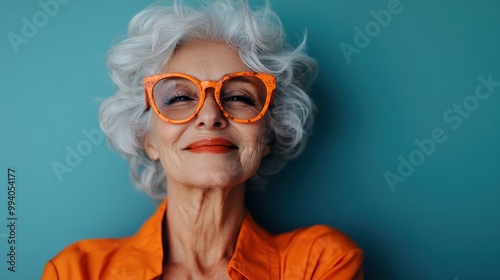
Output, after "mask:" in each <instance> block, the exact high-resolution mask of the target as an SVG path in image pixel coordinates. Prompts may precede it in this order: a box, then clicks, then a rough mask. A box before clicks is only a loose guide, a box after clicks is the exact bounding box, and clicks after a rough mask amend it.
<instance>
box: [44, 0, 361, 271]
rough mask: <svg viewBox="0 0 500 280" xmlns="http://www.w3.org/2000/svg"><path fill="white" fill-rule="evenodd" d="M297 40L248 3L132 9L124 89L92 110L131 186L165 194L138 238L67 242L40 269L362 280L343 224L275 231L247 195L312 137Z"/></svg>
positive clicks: (307, 67) (121, 55) (305, 65)
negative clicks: (250, 206) (259, 220)
mask: <svg viewBox="0 0 500 280" xmlns="http://www.w3.org/2000/svg"><path fill="white" fill-rule="evenodd" d="M304 48H305V40H304V41H303V42H302V44H300V46H299V47H297V48H291V47H290V46H289V45H288V44H287V43H286V42H285V41H284V32H283V30H282V26H281V24H280V21H279V19H278V17H277V16H276V15H275V14H274V13H273V12H272V11H271V10H270V8H269V7H265V8H263V9H261V10H257V11H252V10H251V9H250V8H249V6H248V4H247V3H246V2H245V1H230V0H215V1H211V2H210V3H208V4H204V5H202V6H201V7H198V8H196V9H195V8H189V7H186V6H183V4H174V5H173V7H161V6H153V7H149V8H147V9H146V10H144V11H142V12H140V13H139V14H138V15H136V16H135V17H134V18H133V19H132V21H131V22H130V25H129V31H128V38H126V39H125V40H124V41H122V42H121V43H119V44H118V45H116V46H115V47H113V48H112V49H111V51H110V54H109V59H108V63H109V67H110V72H111V76H112V78H113V81H114V82H115V84H116V85H117V88H118V91H117V92H116V94H115V95H114V96H112V97H110V98H109V99H107V100H106V101H104V103H103V104H102V106H101V111H100V120H101V126H102V129H103V131H104V132H105V134H106V135H107V137H108V139H109V142H110V144H111V146H112V147H113V148H114V149H116V150H117V151H118V152H119V153H121V154H123V155H125V157H126V158H127V159H128V160H129V162H130V166H131V172H132V178H133V180H134V183H135V184H136V185H137V186H138V187H139V188H141V189H143V190H144V191H146V192H147V193H148V194H149V195H151V196H152V197H153V198H157V199H161V200H162V203H161V204H160V206H159V207H158V209H157V211H156V212H155V213H154V214H153V216H152V217H151V218H150V219H149V220H148V221H146V222H145V223H144V225H143V226H142V228H141V229H140V230H139V231H138V233H137V234H136V235H134V236H132V237H129V238H123V239H98V240H86V241H80V242H77V243H75V244H73V245H71V246H69V247H67V248H66V249H64V250H63V251H62V252H61V253H59V254H58V255H57V256H56V257H55V258H54V259H52V260H51V261H50V262H48V263H47V265H46V267H45V272H44V275H43V279H47V280H48V279H51V280H52V279H65V280H66V279H68V280H77V279H252V280H263V279H287V280H288V279H362V277H363V276H362V269H361V263H362V258H363V255H362V251H361V250H360V249H359V248H358V247H357V246H356V244H355V243H354V242H353V241H352V240H351V239H349V238H348V237H347V236H345V235H344V234H342V233H340V232H339V231H336V230H334V229H332V228H330V227H327V226H313V227H309V228H304V229H298V230H295V231H293V232H290V233H284V234H278V235H271V234H269V233H267V232H266V231H265V230H264V229H262V228H261V227H259V226H258V225H257V224H256V223H255V221H254V220H253V219H252V217H251V216H250V215H249V213H248V211H247V210H246V209H245V206H244V192H245V188H246V187H248V186H251V185H254V186H255V185H257V184H262V183H263V178H264V177H265V176H266V175H268V174H271V173H273V172H276V171H277V170H279V169H280V168H281V167H282V166H283V165H284V163H285V162H286V160H287V159H289V158H291V157H293V156H295V155H297V154H298V153H299V152H300V150H301V149H302V147H303V145H304V143H305V141H306V132H307V129H308V128H309V127H310V126H311V124H312V110H313V104H312V102H311V100H310V99H309V97H308V96H307V94H306V93H305V91H304V90H305V88H306V87H307V84H308V83H309V82H310V81H311V79H312V78H314V76H315V69H316V66H315V63H314V61H313V60H312V59H311V58H310V57H309V56H307V55H306V54H305V53H304ZM166 194H168V196H167V195H166Z"/></svg>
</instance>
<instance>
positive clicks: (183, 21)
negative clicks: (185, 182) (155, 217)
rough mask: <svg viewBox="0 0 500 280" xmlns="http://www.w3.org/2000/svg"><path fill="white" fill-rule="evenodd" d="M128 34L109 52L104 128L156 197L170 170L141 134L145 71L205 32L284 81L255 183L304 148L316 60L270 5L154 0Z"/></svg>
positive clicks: (146, 115)
mask: <svg viewBox="0 0 500 280" xmlns="http://www.w3.org/2000/svg"><path fill="white" fill-rule="evenodd" d="M127 35H128V36H127V38H125V39H124V40H123V41H121V42H120V43H118V44H117V45H115V46H113V47H112V48H111V49H110V51H109V54H108V61H107V62H108V67H109V71H110V76H111V78H112V79H113V82H114V83H115V85H116V87H117V91H116V93H115V95H113V96H111V97H109V98H107V99H106V100H104V101H103V103H102V104H101V106H100V110H99V119H100V125H101V129H102V131H103V132H104V134H105V135H106V136H107V138H108V141H109V145H110V146H111V147H112V148H113V149H115V150H116V151H118V152H119V153H120V154H122V155H123V156H124V157H125V158H126V159H127V160H128V161H129V163H130V168H131V177H132V181H133V183H134V184H135V185H136V186H137V187H138V188H139V189H141V190H143V191H144V192H146V193H147V194H148V195H150V196H151V197H153V198H155V199H161V198H162V197H164V196H165V195H166V177H165V174H164V171H163V168H162V166H161V164H160V163H159V161H152V160H150V159H149V157H148V156H147V155H146V153H145V151H144V148H143V146H142V142H143V141H142V140H143V138H144V136H145V135H146V132H147V130H148V128H149V122H150V114H151V110H149V111H147V112H145V111H144V110H145V102H144V90H143V84H142V78H143V77H144V76H148V75H153V74H157V73H158V72H159V71H161V69H162V68H163V67H164V66H165V65H166V64H167V63H168V61H169V60H170V59H171V57H172V55H173V54H174V52H175V50H176V49H177V48H178V47H179V46H182V45H183V44H186V43H188V42H190V41H194V40H198V39H214V40H223V41H224V42H226V43H227V44H229V45H231V46H232V47H234V48H235V49H236V50H237V51H238V53H239V55H240V58H241V59H242V61H243V63H245V64H246V65H247V66H248V67H249V68H250V69H252V70H253V71H257V72H263V73H268V74H272V75H275V76H276V80H277V89H276V92H275V97H274V102H273V104H272V107H271V108H270V109H269V111H268V116H267V118H268V119H269V129H270V130H271V135H272V140H271V142H270V148H271V149H270V153H269V155H268V156H266V157H264V158H263V159H262V161H261V165H260V167H259V169H258V171H257V173H256V174H255V175H254V176H253V177H252V178H251V179H250V180H249V185H250V186H256V185H262V184H264V182H265V180H264V178H265V177H267V176H268V175H270V174H273V173H276V172H278V171H279V170H280V169H281V168H283V166H284V165H285V163H286V162H287V160H289V159H291V158H293V157H295V156H297V155H298V154H299V153H300V152H301V151H302V149H303V147H304V145H305V143H306V140H307V136H308V134H309V132H310V129H311V127H312V123H313V116H314V112H315V106H314V104H313V102H312V101H311V99H310V98H309V96H308V95H307V93H306V92H305V91H306V89H307V88H308V87H309V86H310V83H311V82H312V80H313V79H314V78H315V77H316V72H317V66H316V63H315V61H314V60H313V59H312V58H311V57H310V56H308V55H307V54H306V53H305V48H306V36H304V39H303V40H302V42H301V43H300V44H299V46H298V47H292V46H291V45H290V44H288V43H287V42H286V38H285V33H284V30H283V27H282V24H281V21H280V19H279V18H278V16H277V15H276V14H275V13H274V12H273V11H272V10H271V8H270V6H269V3H268V2H266V5H265V7H263V8H259V9H255V10H252V9H251V8H250V7H249V5H248V3H247V1H245V0H214V1H209V2H205V3H201V5H199V6H198V7H196V8H195V7H188V6H187V5H184V4H183V3H181V2H180V1H175V0H174V3H173V5H172V6H162V5H153V6H150V7H148V8H146V9H145V10H143V11H141V12H140V13H138V14H137V15H136V16H134V18H133V19H132V20H131V21H130V24H129V26H128V34H127Z"/></svg>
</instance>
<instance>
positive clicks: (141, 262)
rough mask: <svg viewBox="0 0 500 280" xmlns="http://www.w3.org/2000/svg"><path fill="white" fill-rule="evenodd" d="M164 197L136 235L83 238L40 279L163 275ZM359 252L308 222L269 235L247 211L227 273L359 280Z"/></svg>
mask: <svg viewBox="0 0 500 280" xmlns="http://www.w3.org/2000/svg"><path fill="white" fill-rule="evenodd" d="M166 207H167V199H165V200H164V201H163V203H162V204H161V205H160V206H159V207H158V209H157V210H156V212H155V213H154V214H153V216H152V217H150V218H149V219H148V220H147V221H146V222H145V223H144V224H143V225H142V227H141V229H140V230H139V231H138V232H137V234H136V235H134V236H131V237H128V238H122V239H96V240H83V241H79V242H77V243H74V244H72V245H70V246H68V247H67V248H66V249H64V250H63V251H61V252H60V253H59V254H58V255H57V256H56V257H55V258H53V259H52V260H50V261H49V262H48V263H47V264H46V266H45V271H44V274H43V276H42V280H56V279H61V280H97V279H112V280H115V279H116V280H153V279H159V276H160V275H161V273H162V267H163V266H162V262H163V244H162V221H163V217H164V214H165V210H166ZM362 261H363V252H362V251H361V249H359V248H358V246H357V245H356V244H355V243H354V242H353V241H352V240H351V239H350V238H349V237H347V236H346V235H344V234H343V233H341V232H339V231H337V230H334V229H332V228H330V227H327V226H312V227H309V228H304V229H297V230H294V231H292V232H289V233H284V234H278V235H271V234H269V233H267V232H266V231H265V230H263V229H262V228H261V227H260V226H259V225H257V224H256V223H255V221H254V220H253V219H252V217H251V216H250V214H249V213H248V211H247V212H246V214H245V218H244V220H243V223H242V225H241V228H240V232H239V235H238V240H237V241H236V247H235V251H234V254H233V256H232V258H231V260H230V261H229V265H228V269H227V273H228V275H229V278H231V279H233V280H265V279H270V280H275V279H276V280H278V279H286V280H294V279H322V280H326V279H335V280H343V279H356V280H357V279H363V271H362V267H361V264H362Z"/></svg>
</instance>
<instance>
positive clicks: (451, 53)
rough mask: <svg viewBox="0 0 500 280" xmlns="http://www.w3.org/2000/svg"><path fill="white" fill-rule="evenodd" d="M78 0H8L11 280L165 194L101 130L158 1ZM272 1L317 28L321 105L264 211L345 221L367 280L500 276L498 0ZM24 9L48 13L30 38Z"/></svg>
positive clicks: (300, 26)
mask: <svg viewBox="0 0 500 280" xmlns="http://www.w3.org/2000/svg"><path fill="white" fill-rule="evenodd" d="M47 1H49V0H42V2H47ZM60 2H61V3H63V2H64V1H63V0H60ZM66 2H67V3H65V4H59V7H58V11H54V12H53V13H52V14H51V15H47V14H46V13H45V14H44V12H42V11H43V9H42V7H41V6H40V4H38V1H34V0H33V1H19V0H2V1H1V2H0V88H1V91H0V94H1V99H0V106H1V107H0V135H1V137H0V144H1V145H0V174H1V175H0V205H1V207H0V253H1V254H0V279H7V280H10V279H23V280H24V279H38V278H39V276H40V275H41V273H42V270H43V265H44V264H45V262H46V261H47V260H49V259H50V258H51V257H52V256H54V255H55V254H56V253H57V252H58V251H60V250H61V249H62V248H64V247H65V246H67V245H68V244H70V243H72V242H74V241H76V240H80V239H84V238H95V237H119V236H126V235H130V234H132V233H134V232H135V231H136V229H137V228H138V227H139V225H140V224H141V223H142V222H143V221H144V220H145V219H146V218H147V217H148V216H149V215H150V214H151V212H152V211H153V209H154V207H155V205H154V203H153V202H152V201H151V200H149V199H148V198H147V197H146V196H145V195H143V194H141V193H139V192H137V191H135V190H134V188H133V187H132V185H131V183H130V181H129V178H128V167H127V165H126V163H125V162H124V161H123V160H122V159H121V158H120V156H118V155H117V154H115V153H114V152H112V151H110V149H109V148H108V147H107V145H106V143H105V141H103V140H102V139H101V138H100V137H101V134H100V132H98V131H97V130H96V129H98V127H99V126H98V120H97V110H98V104H99V102H98V99H99V98H103V97H106V96H109V95H110V94H111V93H112V91H113V86H112V84H111V81H110V79H109V78H108V76H107V70H106V67H105V54H106V51H107V50H108V48H109V47H110V46H111V45H112V44H113V42H116V36H117V35H123V34H124V32H125V29H126V26H127V23H128V21H129V20H130V18H131V17H132V16H133V15H134V14H136V13H137V12H138V11H140V10H141V9H142V8H143V7H145V6H146V5H147V4H148V3H150V1H148V0H142V1H128V2H126V3H124V1H118V0H108V1H76V0H72V1H67V0H66ZM271 3H272V6H273V8H274V9H275V10H276V11H277V13H278V14H279V15H280V16H281V18H282V20H283V23H284V25H285V27H286V30H287V33H288V34H289V37H290V39H291V40H292V41H294V42H297V41H298V40H300V38H301V34H302V32H303V31H304V30H305V29H307V30H308V35H309V50H310V54H311V55H312V56H313V57H315V58H317V59H318V62H319V67H320V74H319V77H318V80H317V82H316V83H315V85H314V88H313V89H314V90H313V92H312V97H313V99H314V100H315V101H316V103H317V105H318V109H319V112H318V114H317V121H316V125H315V129H314V133H313V135H312V137H311V139H310V142H309V144H308V146H307V148H306V149H305V151H304V153H303V154H302V155H301V156H300V157H299V158H297V159H296V160H294V161H292V162H291V163H290V164H289V165H288V166H287V167H286V168H285V170H283V172H281V173H280V174H278V175H276V176H274V177H272V178H271V183H270V186H269V187H268V189H267V190H266V191H253V192H250V193H249V195H248V196H247V200H248V201H247V202H248V206H249V209H250V210H251V212H252V213H253V214H254V216H255V218H256V219H257V220H258V221H259V222H260V223H261V224H262V225H263V226H265V227H266V228H267V229H269V230H270V231H273V232H280V231H287V230H291V229H294V228H296V227H299V226H307V225H311V224H317V223H323V224H329V225H331V226H333V227H336V228H338V229H340V230H342V231H344V232H345V233H347V234H349V235H350V236H351V237H353V238H354V239H355V240H356V241H357V242H358V244H359V245H360V246H361V247H362V248H363V249H364V251H365V263H364V267H365V272H366V279H439V280H443V279H449V280H452V279H457V280H458V279H460V280H464V279H500V268H499V266H498V264H499V263H500V256H499V253H498V252H500V218H499V217H500V170H499V169H500V145H499V143H500V131H499V129H500V126H499V122H500V110H499V107H500V84H498V82H500V2H498V1H495V0H481V1H466V0H454V1H451V0H443V1H421V0H420V1H417V0H415V1H411V0H401V1H400V2H399V1H395V0H376V1H359V0H358V1H347V0H335V1H303V0H301V1H299V0H271ZM257 4H258V3H257ZM382 10H384V11H382ZM44 15H45V16H44ZM387 15H390V19H389V18H388V17H387ZM34 16H35V19H33V17H34ZM23 18H26V20H27V21H29V22H31V23H33V20H35V21H36V22H37V24H38V25H39V27H37V26H34V27H35V28H36V29H34V28H32V29H30V28H28V27H24V29H25V30H24V32H25V35H23V26H25V25H26V26H27V23H25V21H23ZM376 18H378V21H377V19H376ZM9 34H10V35H9ZM12 34H17V35H18V36H23V38H20V37H16V38H15V39H13V38H14V37H15V35H12ZM13 36H14V37H13ZM12 40H14V42H15V43H12V42H11V41H12ZM488 80H492V81H494V82H491V81H490V82H489V83H490V85H488ZM485 81H486V82H485ZM495 82H496V83H497V84H495ZM75 151H76V153H80V155H75V154H74V153H75ZM82 154H83V155H82ZM58 163H61V164H65V165H67V166H68V169H66V170H65V171H66V172H65V173H60V174H59V176H58V175H57V173H56V172H54V169H53V168H54V164H55V165H57V164H58ZM8 168H12V169H14V170H15V184H16V194H15V195H16V198H15V203H16V204H15V207H16V208H15V212H14V213H13V214H14V215H13V216H11V217H15V218H17V220H16V236H15V237H16V272H15V273H12V272H9V271H8V270H7V269H8V266H9V264H8V263H7V259H8V256H7V254H8V253H9V250H8V246H7V241H8V236H9V230H8V227H7V225H8V224H9V222H10V221H8V220H7V217H8V216H9V215H8V213H7V203H8V197H7V194H8V193H7V192H8V190H7V187H8ZM61 172H62V171H61Z"/></svg>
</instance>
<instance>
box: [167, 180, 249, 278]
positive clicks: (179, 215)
mask: <svg viewBox="0 0 500 280" xmlns="http://www.w3.org/2000/svg"><path fill="white" fill-rule="evenodd" d="M244 215H245V206H244V186H243V185H238V186H235V187H233V188H222V189H214V188H210V189H202V188H186V187H184V186H176V185H171V186H169V188H168V204H167V216H166V219H167V222H166V224H165V229H164V235H166V236H164V240H165V241H166V242H168V244H165V245H167V246H165V248H166V252H165V262H166V264H182V265H184V266H187V267H190V268H191V269H199V270H200V271H207V270H208V271H209V270H211V269H215V268H216V267H217V266H218V265H219V264H220V263H221V262H222V263H226V267H227V262H229V260H230V258H231V256H232V255H233V252H234V247H235V245H236V240H237V238H238V233H239V229H240V226H241V223H242V221H243V217H244Z"/></svg>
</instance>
